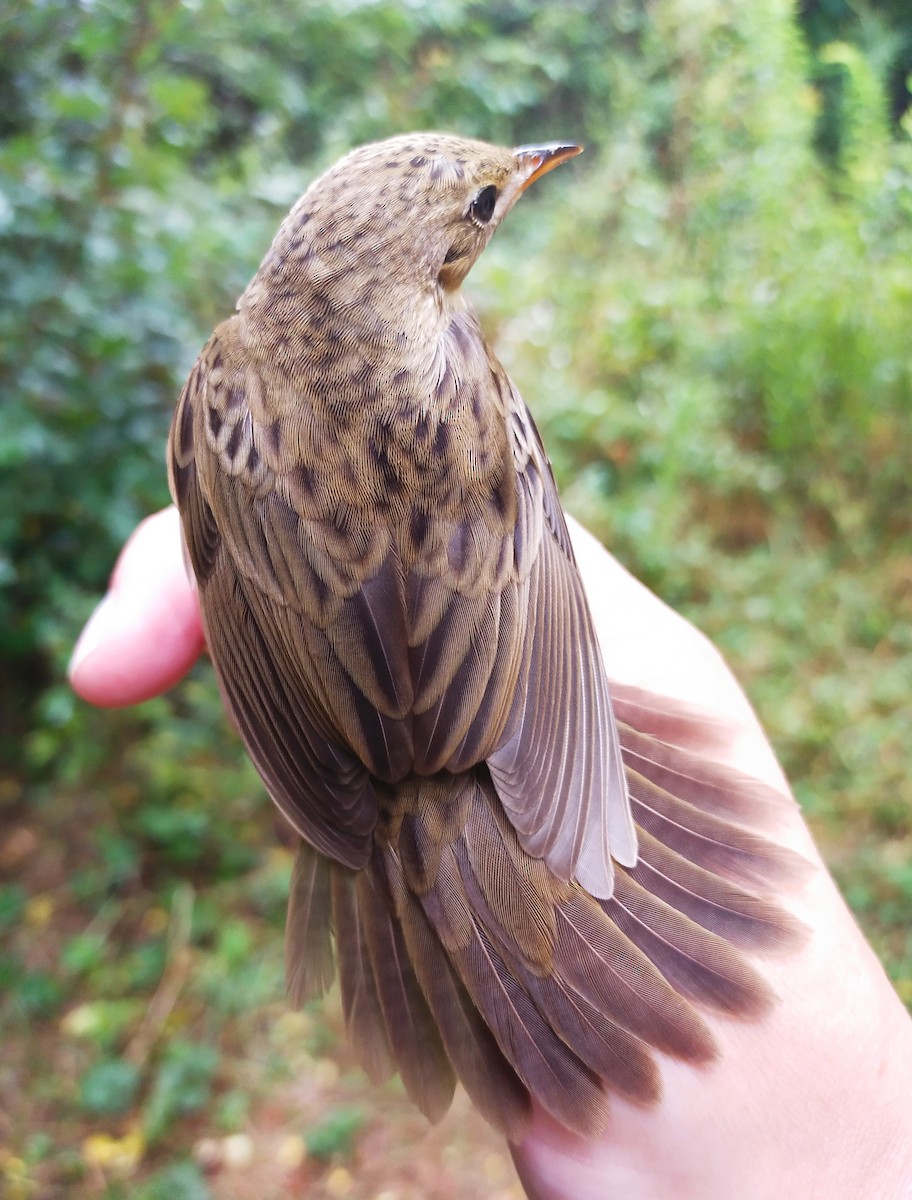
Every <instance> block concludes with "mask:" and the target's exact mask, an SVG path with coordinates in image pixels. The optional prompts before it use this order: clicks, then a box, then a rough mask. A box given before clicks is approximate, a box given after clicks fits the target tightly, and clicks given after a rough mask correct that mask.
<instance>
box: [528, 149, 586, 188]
mask: <svg viewBox="0 0 912 1200" xmlns="http://www.w3.org/2000/svg"><path fill="white" fill-rule="evenodd" d="M582 152H583V148H582V146H572V145H568V144H567V143H565V142H549V143H548V144H547V145H545V146H517V147H516V148H515V149H514V151H513V153H514V155H515V156H516V161H517V163H518V164H519V174H520V177H521V178H522V176H523V175H525V178H524V179H523V180H522V183H521V184H520V186H519V190H520V191H521V192H524V191H525V190H526V188H527V187H528V186H529V184H530V183H534V182H535V181H536V179H540V178H541V176H542V175H544V174H545V173H546V172H547V171H550V170H551V168H552V167H559V166H560V165H561V163H562V162H566V161H567V159H568V158H575V157H576V155H577V154H582Z"/></svg>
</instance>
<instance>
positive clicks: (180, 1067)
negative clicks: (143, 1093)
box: [143, 1042, 218, 1142]
mask: <svg viewBox="0 0 912 1200" xmlns="http://www.w3.org/2000/svg"><path fill="white" fill-rule="evenodd" d="M217 1064H218V1053H217V1051H216V1050H215V1049H214V1047H212V1046H206V1045H198V1044H196V1043H193V1042H172V1044H171V1045H170V1046H169V1047H168V1050H167V1052H166V1054H165V1057H164V1060H163V1062H162V1063H161V1064H160V1066H159V1068H158V1070H157V1072H156V1075H155V1079H154V1081H153V1084H152V1090H151V1092H150V1094H149V1098H148V1100H147V1101H146V1105H145V1109H144V1112H143V1129H144V1132H145V1135H146V1138H147V1140H148V1141H150V1142H154V1141H156V1140H157V1139H158V1138H160V1137H161V1136H162V1135H163V1134H164V1133H165V1132H166V1131H167V1130H168V1129H169V1128H170V1127H171V1125H172V1124H173V1122H174V1121H175V1120H176V1119H177V1118H178V1117H182V1116H185V1115H186V1114H187V1113H192V1112H196V1111H197V1110H198V1109H200V1108H202V1107H203V1106H204V1105H205V1104H207V1103H208V1101H209V1095H210V1092H211V1088H212V1077H213V1075H214V1074H215V1069H216V1066H217Z"/></svg>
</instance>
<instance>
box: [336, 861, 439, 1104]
mask: <svg viewBox="0 0 912 1200" xmlns="http://www.w3.org/2000/svg"><path fill="white" fill-rule="evenodd" d="M379 874H380V872H379V863H377V862H375V863H374V864H373V866H372V869H370V870H367V871H361V872H359V874H358V876H357V879H356V883H355V895H356V897H357V903H358V912H359V916H360V919H361V922H362V928H363V929H364V931H365V935H366V940H367V949H368V954H369V956H370V962H371V966H372V967H373V975H374V982H375V984H376V988H377V995H378V998H379V1001H380V1009H381V1012H382V1014H383V1020H384V1022H385V1024H386V1036H387V1041H388V1044H389V1046H390V1048H391V1049H392V1052H393V1057H394V1060H395V1063H396V1067H397V1069H398V1071H399V1074H400V1076H401V1077H402V1082H403V1084H404V1085H405V1090H406V1091H407V1092H408V1094H409V1096H410V1097H411V1098H412V1100H413V1101H414V1102H415V1104H417V1106H418V1107H419V1108H420V1109H421V1111H422V1112H423V1113H424V1114H425V1116H427V1117H428V1119H429V1120H431V1121H438V1120H439V1119H440V1118H441V1117H442V1116H443V1114H444V1113H445V1112H446V1111H447V1109H448V1108H449V1107H450V1103H451V1101H452V1099H453V1089H454V1088H455V1086H456V1076H455V1074H454V1072H453V1068H452V1066H451V1065H450V1060H449V1058H448V1056H447V1052H446V1050H445V1049H444V1047H443V1042H442V1041H441V1040H440V1033H439V1032H438V1029H437V1025H436V1023H435V1021H434V1017H433V1015H432V1013H431V1011H430V1009H429V1008H428V1003H427V1000H426V999H425V993H424V991H423V990H422V988H421V986H420V984H419V983H418V980H417V978H416V977H415V971H414V968H413V964H412V958H411V955H410V954H409V952H408V949H407V947H406V944H405V938H404V936H403V932H402V927H401V925H400V923H399V921H398V920H397V919H396V917H395V914H394V912H393V908H392V904H391V901H390V898H389V894H388V892H387V890H386V888H385V887H384V886H383V885H382V883H381V880H380V879H379Z"/></svg>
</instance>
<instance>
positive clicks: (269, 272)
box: [259, 133, 581, 305]
mask: <svg viewBox="0 0 912 1200" xmlns="http://www.w3.org/2000/svg"><path fill="white" fill-rule="evenodd" d="M580 149H581V147H579V146H575V145H571V144H569V143H564V142H554V143H548V144H545V145H540V146H519V147H517V148H515V149H512V150H510V149H506V148H503V147H500V146H493V145H489V144H488V143H486V142H480V141H475V140H472V139H470V138H463V137H457V136H454V135H451V134H442V133H412V134H404V135H401V136H399V137H394V138H390V139H388V140H386V141H382V142H373V143H371V144H369V145H366V146H360V147H359V148H358V149H356V150H353V151H351V153H349V154H347V155H346V156H345V157H344V158H342V159H340V160H339V162H337V163H336V164H335V165H334V166H333V167H330V169H329V170H328V171H326V172H325V174H323V175H322V176H320V178H319V179H317V180H316V181H315V182H314V183H313V184H311V186H310V187H309V188H308V190H307V191H306V192H305V193H304V195H303V196H302V197H301V199H300V200H299V201H298V203H297V204H296V205H295V207H294V208H293V209H292V211H291V212H290V213H289V215H288V217H287V218H286V220H285V222H284V223H283V225H282V228H281V229H280V230H279V233H278V235H277V237H276V240H275V242H274V243H273V246H272V249H271V250H270V253H269V254H268V255H267V257H266V259H265V260H264V263H263V266H262V268H261V271H260V277H259V278H260V282H261V283H262V284H266V283H267V280H269V281H270V282H273V283H281V284H283V285H285V284H288V283H292V282H295V281H297V282H298V283H299V284H303V283H304V282H305V280H306V281H307V284H309V285H310V286H311V287H317V288H320V287H324V286H325V287H327V288H328V289H329V290H330V291H331V293H332V294H333V296H334V298H335V299H336V300H337V301H339V302H341V303H342V305H346V304H349V305H355V304H358V303H363V302H364V301H367V302H368V303H371V302H373V303H376V302H377V299H378V297H377V295H376V292H377V290H378V289H379V290H381V291H382V289H384V288H387V289H392V291H396V290H398V289H399V288H406V289H408V290H409V291H411V292H412V293H414V294H418V293H421V292H423V293H424V294H427V293H428V292H429V291H437V292H438V293H439V292H440V291H441V289H442V290H443V292H453V291H454V290H455V289H457V288H458V287H459V285H460V284H461V283H462V281H463V279H465V277H466V275H467V274H468V272H469V270H470V269H471V267H472V265H473V264H474V263H475V261H476V260H477V258H478V257H479V255H480V254H481V252H482V251H483V250H484V248H485V246H486V245H487V244H488V242H489V240H490V238H491V235H492V234H493V232H494V230H495V229H496V228H497V226H498V225H499V224H500V222H501V221H502V220H503V218H504V217H505V216H506V214H507V213H508V212H509V211H510V209H511V208H512V207H513V205H514V204H515V203H516V201H517V200H518V199H519V197H520V195H522V193H523V191H524V190H525V189H526V188H527V187H528V186H529V184H531V183H532V182H533V181H534V180H536V179H538V178H539V177H540V176H541V175H544V174H545V172H546V171H549V170H551V168H552V167H556V166H558V165H559V164H560V163H562V162H565V161H566V160H567V159H568V158H572V157H573V156H574V155H576V154H579V152H580ZM356 282H357V283H358V284H359V285H361V286H360V288H355V287H354V284H355V283H356ZM368 286H370V290H371V293H372V295H371V296H370V297H368V296H367V295H366V294H365V292H364V288H366V287H368ZM359 292H360V294H358V293H359Z"/></svg>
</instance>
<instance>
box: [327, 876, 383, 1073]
mask: <svg viewBox="0 0 912 1200" xmlns="http://www.w3.org/2000/svg"><path fill="white" fill-rule="evenodd" d="M331 875H332V880H331V890H332V921H333V932H334V933H335V935H336V954H337V955H338V958H339V984H340V986H341V990H342V1012H343V1014H344V1016H345V1026H346V1028H347V1030H348V1035H349V1037H350V1039H351V1042H352V1045H353V1047H354V1049H355V1053H356V1054H357V1055H358V1058H359V1059H360V1061H361V1065H362V1066H363V1067H364V1069H365V1071H367V1073H368V1075H369V1076H370V1078H371V1080H372V1081H373V1082H374V1083H383V1082H384V1081H385V1080H387V1079H389V1077H390V1076H391V1075H392V1074H393V1072H394V1071H395V1069H396V1064H395V1058H394V1055H393V1050H392V1047H391V1045H390V1040H389V1036H388V1034H387V1027H386V1021H385V1020H384V1017H383V1010H382V1008H381V1005H380V995H379V992H378V990H377V981H376V980H375V978H374V967H373V964H372V962H371V957H370V953H369V951H368V948H367V936H366V933H365V930H364V924H363V914H362V913H361V911H360V905H359V904H358V901H357V898H356V894H355V880H356V875H355V872H353V871H349V870H347V869H346V868H345V867H341V866H339V865H338V864H336V863H333V864H332V871H331Z"/></svg>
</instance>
